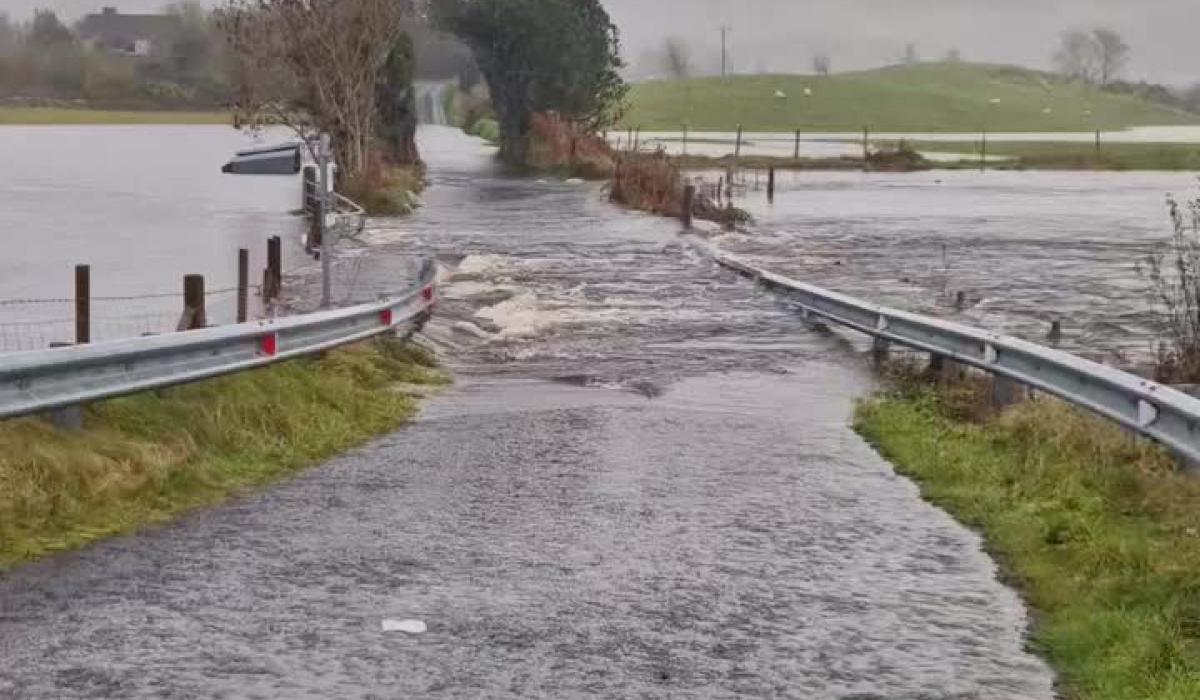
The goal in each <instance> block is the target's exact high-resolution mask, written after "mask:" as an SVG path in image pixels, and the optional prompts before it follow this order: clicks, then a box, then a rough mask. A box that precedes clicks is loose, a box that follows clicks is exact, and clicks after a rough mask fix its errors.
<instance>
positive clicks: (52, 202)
mask: <svg viewBox="0 0 1200 700" xmlns="http://www.w3.org/2000/svg"><path fill="white" fill-rule="evenodd" d="M264 138H265V140H266V141H267V142H271V143H273V142H275V141H282V140H287V139H288V136H287V134H286V133H271V134H268V135H266V136H265V137H264ZM261 141H262V139H259V140H256V139H255V138H252V137H250V136H247V135H244V134H240V133H239V132H237V131H235V130H233V129H232V128H230V127H221V126H0V154H2V156H3V158H2V160H3V163H4V165H3V169H2V172H0V246H3V248H4V251H5V252H4V255H3V257H0V351H6V350H9V351H11V350H21V349H26V350H29V349H40V348H44V347H46V346H47V345H48V344H49V343H51V342H56V341H71V340H74V333H73V326H72V324H71V323H70V319H71V317H72V314H73V306H72V304H70V303H65V302H47V301H45V300H47V299H50V300H53V299H69V298H71V297H72V296H73V294H74V267H75V265H77V264H87V265H91V277H92V294H93V296H95V297H130V296H132V297H138V298H136V299H120V300H113V301H97V302H96V303H94V304H93V307H92V313H93V319H94V320H93V336H94V339H95V340H103V339H106V338H114V337H124V336H133V335H140V334H141V333H145V332H163V331H166V330H170V329H173V328H174V326H175V324H176V322H177V321H178V319H179V315H180V312H181V311H182V299H181V294H182V287H183V282H182V278H183V276H184V275H185V274H190V273H195V274H202V275H204V276H205V282H206V285H207V289H208V290H209V291H210V292H214V293H212V294H211V295H210V297H209V300H208V310H209V315H210V316H211V317H212V321H213V322H216V323H223V322H229V321H231V320H232V319H233V315H234V309H235V304H236V297H235V295H234V294H232V293H229V292H227V291H226V292H221V290H228V289H230V288H231V287H235V286H236V284H237V250H238V248H241V247H245V248H248V249H249V250H250V254H251V259H250V260H251V262H250V270H251V283H252V284H254V283H256V281H257V279H256V276H258V275H261V270H262V269H263V267H265V259H266V240H267V238H268V237H270V236H273V235H280V236H283V237H284V238H285V241H286V244H285V246H286V247H285V251H286V252H285V255H284V260H285V264H289V265H290V264H297V263H301V262H304V261H303V259H302V257H301V256H302V251H301V250H300V238H299V236H300V232H301V224H300V222H299V220H298V219H297V218H296V217H293V216H290V215H289V214H288V212H289V211H290V210H293V209H297V208H299V206H300V185H299V182H298V179H295V178H286V177H236V176H230V175H223V174H222V173H221V172H220V168H221V166H222V165H223V164H224V163H225V162H226V161H227V160H228V159H229V158H230V157H231V156H232V155H233V153H234V152H235V151H237V150H239V149H243V148H247V147H252V146H253V145H255V143H256V142H261ZM14 300H39V301H35V302H34V303H20V302H17V301H14Z"/></svg>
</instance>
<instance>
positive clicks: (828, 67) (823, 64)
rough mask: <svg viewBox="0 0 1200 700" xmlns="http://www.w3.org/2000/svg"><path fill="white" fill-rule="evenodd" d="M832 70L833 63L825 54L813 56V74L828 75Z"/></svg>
mask: <svg viewBox="0 0 1200 700" xmlns="http://www.w3.org/2000/svg"><path fill="white" fill-rule="evenodd" d="M832 68H833V61H832V60H831V59H830V58H829V54H827V53H824V52H822V53H817V54H813V72H814V73H816V74H817V75H829V73H830V72H831V71H832Z"/></svg>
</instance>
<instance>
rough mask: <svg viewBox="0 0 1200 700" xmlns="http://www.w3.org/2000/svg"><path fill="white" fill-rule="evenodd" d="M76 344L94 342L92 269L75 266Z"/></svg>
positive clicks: (85, 266)
mask: <svg viewBox="0 0 1200 700" xmlns="http://www.w3.org/2000/svg"><path fill="white" fill-rule="evenodd" d="M75 342H76V343H90V342H92V268H91V266H89V265H76V266H75Z"/></svg>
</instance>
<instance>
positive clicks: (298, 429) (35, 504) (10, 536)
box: [0, 341, 446, 570]
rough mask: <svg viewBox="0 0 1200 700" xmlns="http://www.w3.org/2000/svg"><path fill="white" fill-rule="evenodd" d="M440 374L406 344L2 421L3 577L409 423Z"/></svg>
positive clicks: (0, 564) (355, 349) (278, 475)
mask: <svg viewBox="0 0 1200 700" xmlns="http://www.w3.org/2000/svg"><path fill="white" fill-rule="evenodd" d="M445 381H446V380H445V378H444V377H443V375H441V373H439V372H438V371H437V370H435V369H433V368H432V363H431V362H430V361H429V359H428V358H427V357H425V356H424V355H423V354H422V353H420V352H418V351H416V350H415V349H412V348H410V347H406V346H403V345H400V344H399V342H398V341H387V342H383V341H381V342H378V343H368V344H362V345H359V346H354V347H350V348H346V349H342V350H337V351H334V352H331V353H328V354H327V355H325V356H324V357H321V358H317V359H305V360H297V361H292V362H287V363H284V364H281V365H277V366H274V367H271V368H267V369H263V370H258V371H254V372H247V373H243V374H239V375H234V376H231V377H226V378H222V379H216V380H212V381H208V382H202V383H198V384H193V385H189V386H184V387H179V388H174V389H168V390H164V391H159V392H147V393H144V394H139V395H136V396H131V397H128V398H123V399H116V400H113V401H108V402H105V403H101V404H98V405H94V406H91V407H89V408H88V409H87V412H86V416H85V421H86V429H85V430H83V431H79V432H64V431H60V430H56V429H55V428H53V427H51V426H50V425H49V424H48V423H46V422H44V421H42V420H38V419H27V420H18V421H9V422H6V423H3V424H0V570H3V569H5V568H10V567H12V566H15V565H18V564H20V563H23V562H28V561H31V560H33V559H36V558H38V557H40V556H42V555H45V554H47V553H49V552H54V551H59V550H65V549H71V548H75V547H79V546H82V545H85V544H87V543H88V542H92V541H94V540H97V539H99V538H103V537H107V536H110V535H114V534H117V533H121V532H126V531H129V530H132V529H136V528H138V527H139V526H143V525H145V524H148V523H156V522H161V521H164V520H166V519H168V518H170V517H172V516H175V515H177V514H179V513H182V512H184V511H187V510H189V509H192V508H196V507H199V506H203V505H206V504H211V503H214V502H216V501H218V500H220V499H222V498H225V497H228V496H229V495H231V494H233V493H235V492H237V491H238V490H240V489H244V488H247V487H252V486H256V485H261V484H265V483H268V482H271V481H273V480H276V479H279V478H282V477H284V476H286V475H287V474H289V473H291V472H293V471H295V470H296V469H298V468H300V467H303V466H306V465H310V464H314V463H316V462H318V461H320V460H323V459H326V458H328V457H331V456H333V455H334V454H336V453H338V452H340V451H343V450H345V449H347V448H349V447H352V446H354V445H357V444H360V443H362V442H364V441H366V440H367V439H369V438H371V437H373V436H375V435H378V434H380V433H383V432H385V431H388V430H392V429H394V428H396V427H398V426H399V425H401V424H402V423H403V422H404V421H405V420H407V419H408V418H409V417H410V416H411V415H412V413H413V411H414V410H415V407H416V403H415V400H414V399H413V398H412V397H411V396H410V395H407V394H405V393H404V392H402V391H398V390H397V388H398V385H402V384H438V383H444V382H445Z"/></svg>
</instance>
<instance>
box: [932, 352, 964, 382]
mask: <svg viewBox="0 0 1200 700" xmlns="http://www.w3.org/2000/svg"><path fill="white" fill-rule="evenodd" d="M929 373H930V374H931V375H933V378H934V379H935V380H937V382H938V383H939V384H953V383H955V382H957V381H958V380H960V379H962V366H961V365H959V364H958V363H957V362H955V361H954V360H951V359H950V358H948V357H945V356H942V355H930V356H929Z"/></svg>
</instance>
